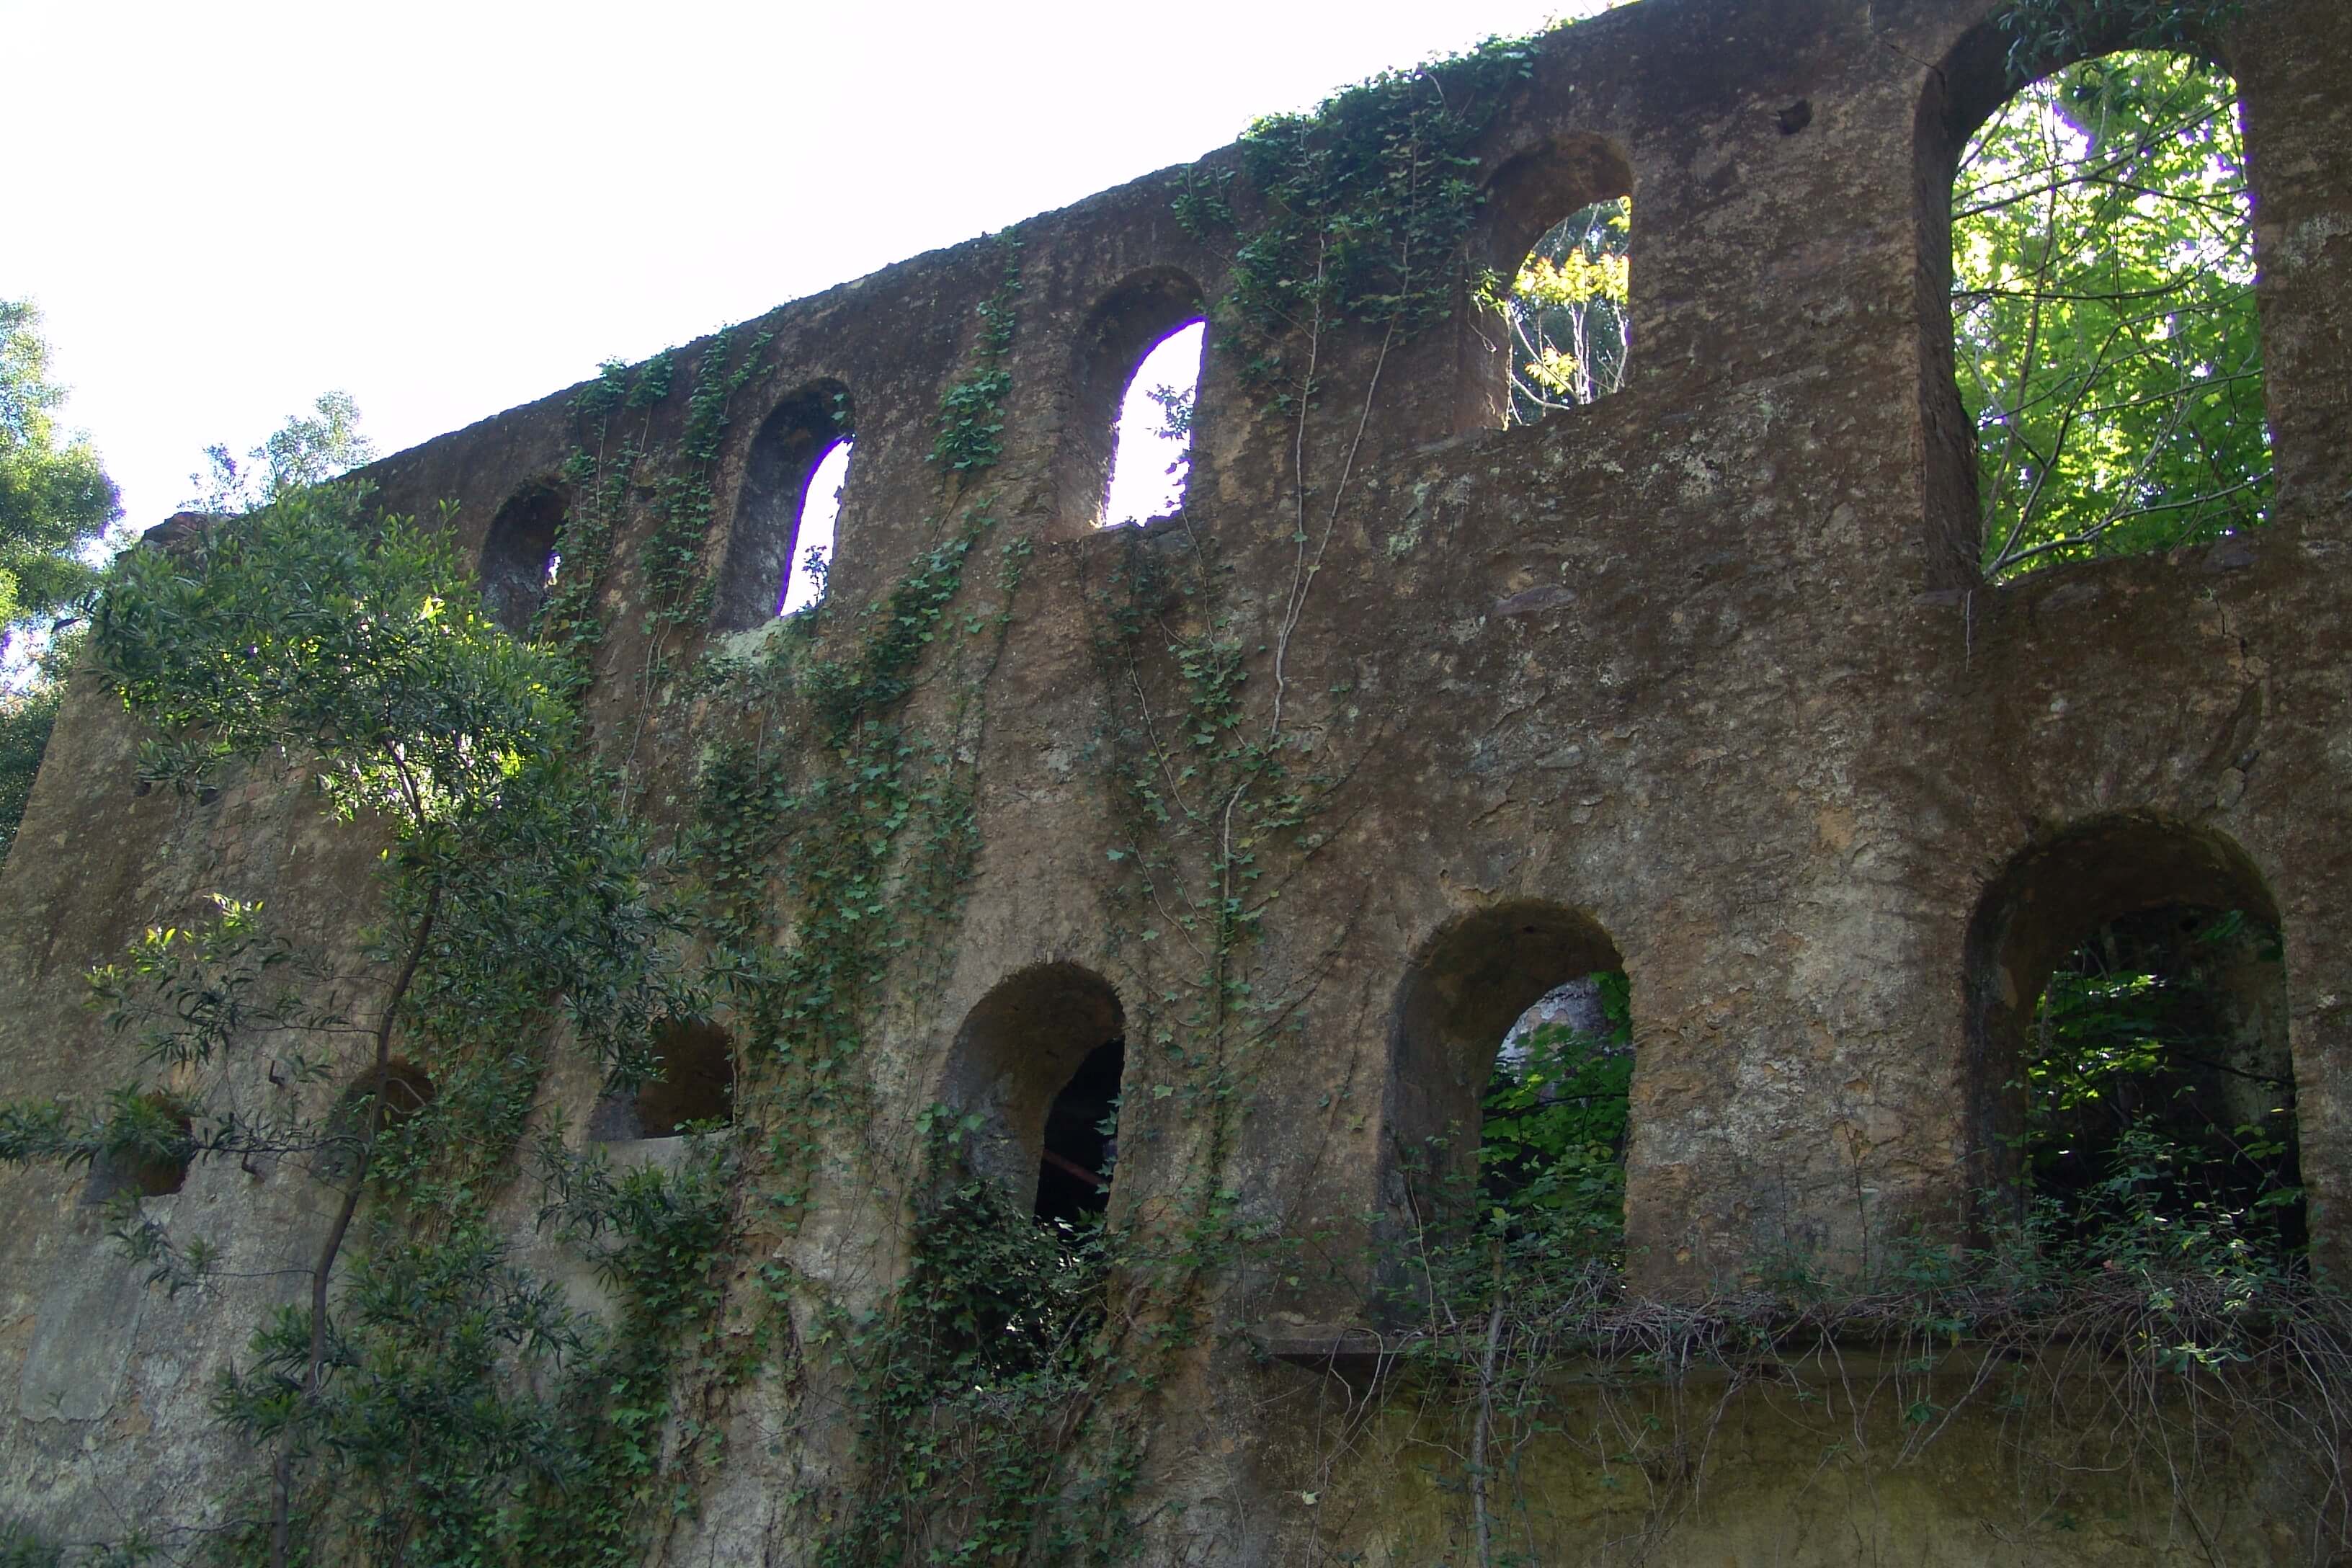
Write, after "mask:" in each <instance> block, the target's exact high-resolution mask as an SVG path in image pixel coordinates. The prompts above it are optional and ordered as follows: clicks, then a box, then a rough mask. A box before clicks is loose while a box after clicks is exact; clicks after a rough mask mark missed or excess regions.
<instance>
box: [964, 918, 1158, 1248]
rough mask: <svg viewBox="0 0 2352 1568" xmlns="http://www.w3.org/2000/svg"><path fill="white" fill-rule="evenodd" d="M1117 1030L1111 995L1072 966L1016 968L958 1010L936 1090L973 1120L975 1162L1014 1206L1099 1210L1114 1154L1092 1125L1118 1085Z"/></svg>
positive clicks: (1118, 1015) (1067, 1213) (1120, 1020)
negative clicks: (960, 1015) (959, 1018)
mask: <svg viewBox="0 0 2352 1568" xmlns="http://www.w3.org/2000/svg"><path fill="white" fill-rule="evenodd" d="M1125 1037H1126V1015H1125V1012H1124V1010H1123V1009H1122V1008H1121V1007H1120V1005H1119V1001H1118V993H1117V992H1115V991H1113V990H1112V989H1111V987H1110V985H1109V984H1108V982H1107V981H1105V980H1103V979H1102V977H1101V976H1099V975H1097V974H1095V973H1092V972H1091V971H1089V970H1087V969H1083V968H1081V967H1079V966H1078V965H1076V964H1075V963H1044V964H1038V965H1036V966H1034V967H1033V968H1029V969H1024V970H1022V971H1021V972H1020V973H1016V974H1014V975H1012V976H1011V977H1009V978H1007V979H1005V980H1003V981H1002V982H1000V983H999V984H997V985H996V986H995V987H994V988H993V989H992V990H991V991H990V992H989V993H988V994H987V995H985V996H983V997H982V998H981V1000H980V1002H979V1004H978V1005H976V1006H974V1007H973V1008H972V1010H971V1015H970V1016H967V1017H966V1018H965V1020H964V1024H963V1027H962V1029H961V1030H960V1031H959V1032H958V1033H957V1036H956V1042H955V1047H954V1049H953V1051H952V1053H951V1054H950V1058H949V1063H948V1072H947V1078H946V1081H945V1083H944V1085H943V1086H942V1088H943V1096H942V1097H943V1098H944V1099H945V1100H947V1102H948V1103H949V1104H950V1105H952V1106H953V1107H955V1108H956V1110H959V1111H961V1112H962V1113H964V1114H966V1115H968V1116H971V1117H975V1118H977V1121H978V1131H977V1132H976V1134H975V1136H974V1137H973V1139H972V1141H971V1144H970V1146H969V1148H968V1151H967V1152H968V1156H969V1158H970V1159H971V1163H972V1166H973V1169H974V1171H975V1173H978V1174H979V1175H981V1176H982V1177H983V1178H985V1179H987V1180H989V1181H992V1182H993V1183H994V1184H996V1186H997V1188H998V1190H999V1191H1001V1192H1002V1193H1003V1194H1004V1195H1005V1197H1006V1198H1007V1199H1008V1200H1010V1201H1011V1202H1012V1203H1013V1205H1015V1206H1016V1208H1021V1209H1030V1210H1033V1211H1034V1212H1035V1213H1037V1214H1038V1215H1041V1216H1044V1217H1047V1218H1056V1217H1059V1218H1069V1219H1076V1218H1077V1217H1078V1216H1079V1215H1084V1214H1087V1213H1100V1212H1101V1211H1102V1209H1103V1206H1104V1205H1105V1204H1106V1203H1107V1202H1108V1192H1107V1191H1106V1187H1107V1179H1106V1178H1107V1176H1108V1163H1109V1155H1110V1153H1111V1152H1112V1151H1111V1149H1110V1148H1109V1146H1108V1139H1107V1137H1106V1135H1105V1134H1103V1133H1102V1132H1101V1131H1099V1127H1100V1124H1101V1123H1102V1122H1103V1121H1104V1120H1105V1119H1106V1118H1107V1117H1108V1115H1109V1113H1110V1110H1111V1103H1112V1101H1113V1100H1115V1099H1116V1098H1117V1096H1118V1085H1119V1076H1120V1073H1121V1071H1122V1070H1123V1069H1124V1067H1125V1056H1126V1053H1125V1049H1124V1047H1123V1046H1122V1044H1121V1042H1122V1041H1123V1040H1124V1038H1125ZM1089 1173H1091V1176H1090V1175H1089Z"/></svg>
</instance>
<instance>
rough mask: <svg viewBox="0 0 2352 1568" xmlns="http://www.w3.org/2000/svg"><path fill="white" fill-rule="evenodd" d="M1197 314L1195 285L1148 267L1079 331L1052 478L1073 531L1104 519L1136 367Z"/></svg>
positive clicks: (1198, 292)
mask: <svg viewBox="0 0 2352 1568" xmlns="http://www.w3.org/2000/svg"><path fill="white" fill-rule="evenodd" d="M1202 314H1203V307H1202V298H1201V286H1200V285H1199V284H1198V283H1196V282H1194V281H1193V280H1192V279H1191V278H1190V277H1188V276H1186V275H1185V274H1184V273H1181V272H1179V271H1177V270H1176V269H1175V268H1151V269H1150V270H1148V271H1144V272H1140V273H1138V274H1137V275H1136V276H1134V277H1132V278H1130V279H1128V280H1127V281H1126V282H1124V283H1122V284H1120V285H1119V286H1118V289H1115V290H1113V291H1112V293H1111V294H1110V296H1109V298H1108V299H1106V300H1104V301H1103V302H1102V303H1101V304H1100V305H1098V306H1097V307H1096V308H1095V311H1094V314H1093V315H1091V316H1090V317H1088V318H1087V324H1086V326H1085V327H1084V328H1083V329H1081V330H1080V331H1079V334H1078V344H1077V351H1076V361H1075V363H1073V364H1072V366H1071V375H1070V402H1069V405H1068V416H1067V418H1066V420H1065V422H1064V426H1063V437H1062V452H1061V458H1060V462H1059V466H1058V477H1057V483H1056V489H1058V491H1059V493H1060V497H1061V505H1062V511H1063V513H1064V515H1065V516H1066V518H1067V519H1069V520H1070V522H1071V524H1072V528H1073V531H1079V530H1083V529H1088V528H1093V527H1095V526H1097V525H1098V524H1099V523H1101V521H1103V505H1104V501H1105V500H1106V498H1107V497H1108V495H1109V492H1110V470H1111V457H1112V454H1113V451H1114V449H1115V447H1116V446H1117V441H1118V412H1119V405H1120V404H1121V402H1122V401H1123V400H1124V399H1125V398H1126V395H1127V388H1128V384H1129V382H1131V381H1133V380H1134V379H1135V372H1136V367H1137V366H1138V365H1139V364H1141V363H1143V358H1144V356H1145V355H1146V354H1148V353H1150V352H1151V350H1152V348H1153V347H1154V346H1155V345H1157V344H1158V343H1159V342H1160V340H1162V339H1164V338H1166V337H1167V336H1168V335H1169V334H1170V333H1171V332H1174V331H1179V330H1181V328H1183V327H1186V326H1188V325H1190V324H1191V323H1192V322H1194V321H1200V320H1201V319H1202ZM1202 357H1203V358H1204V359H1205V358H1206V350H1205V347H1204V349H1203V354H1202Z"/></svg>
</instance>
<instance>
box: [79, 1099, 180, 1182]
mask: <svg viewBox="0 0 2352 1568" xmlns="http://www.w3.org/2000/svg"><path fill="white" fill-rule="evenodd" d="M114 1130H115V1131H118V1132H120V1133H121V1137H120V1139H119V1141H117V1142H114V1143H112V1144H111V1145H110V1147H108V1148H107V1149H105V1150H103V1151H102V1152H100V1154H99V1155H98V1157H97V1158H95V1159H93V1160H92V1161H90V1163H89V1182H88V1184H85V1185H84V1186H83V1188H82V1195H81V1201H82V1202H84V1203H86V1204H102V1203H106V1202H108V1201H110V1199H113V1198H115V1197H117V1196H119V1195H121V1194H124V1193H135V1194H138V1195H139V1196H141V1197H142V1198H161V1197H168V1196H170V1195H171V1194H173V1193H176V1192H178V1191H179V1190H180V1188H181V1187H182V1186H183V1185H184V1184H186V1182H187V1179H188V1163H189V1160H190V1158H191V1156H192V1154H193V1152H194V1146H193V1142H192V1139H193V1134H194V1118H193V1117H192V1116H191V1115H190V1114H189V1112H188V1109H187V1107H186V1106H184V1105H183V1104H182V1103H181V1102H180V1101H179V1100H175V1099H173V1097H172V1096H170V1095H168V1094H163V1093H156V1092H150V1093H147V1094H142V1095H140V1096H138V1097H137V1098H136V1100H133V1101H132V1102H131V1104H129V1105H127V1106H124V1107H122V1108H121V1110H120V1111H119V1112H118V1114H117V1116H116V1117H115V1119H114Z"/></svg>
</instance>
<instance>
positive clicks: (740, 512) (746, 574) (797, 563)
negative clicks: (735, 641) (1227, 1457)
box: [713, 381, 854, 632]
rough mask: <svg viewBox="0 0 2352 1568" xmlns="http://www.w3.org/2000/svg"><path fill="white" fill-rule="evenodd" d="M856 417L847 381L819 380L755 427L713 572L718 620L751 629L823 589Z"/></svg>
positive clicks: (723, 626) (722, 627) (721, 625)
mask: <svg viewBox="0 0 2352 1568" xmlns="http://www.w3.org/2000/svg"><path fill="white" fill-rule="evenodd" d="M853 424H854V420H853V416H852V410H851V406H850V401H849V392H848V389H847V388H846V387H844V386H843V385H841V384H839V383H838V382H832V381H822V382H817V383H815V384H812V385H809V386H806V387H803V388H802V389H801V390H800V391H798V392H795V393H793V395H791V396H789V397H787V398H785V399H784V400H783V401H782V403H779V404H778V405H776V407H775V410H774V412H772V413H771V414H770V415H769V416H768V418H767V421H766V422H765V423H764V424H762V425H761V426H760V429H759V433H758V434H757V435H755V436H754V437H752V438H751V452H750V454H749V456H748V457H747V458H746V459H745V462H744V467H743V483H742V488H741V490H740V492H739V495H738V497H737V500H736V502H735V522H734V527H733V530H732V531H731V532H730V536H729V539H728V544H727V560H726V565H725V567H724V568H723V569H722V570H721V572H720V573H719V586H718V593H717V599H716V603H715V605H714V620H713V625H714V626H716V628H717V629H718V630H719V631H722V632H740V631H749V630H751V628H753V627H755V626H764V625H766V624H767V623H768V622H769V621H770V620H772V619H773V618H774V617H775V616H779V615H788V614H790V613H792V612H793V611H794V610H797V609H800V608H803V606H805V605H810V604H814V603H815V602H816V601H817V600H819V599H821V598H822V597H823V596H824V583H825V574H826V569H827V567H828V566H829V565H830V563H831V562H832V559H833V553H834V549H835V539H834V534H835V519H836V517H837V515H838V512H839V509H840V505H841V499H842V495H843V492H844V490H845V488H846V487H847V485H848V481H849V458H850V432H851V429H852V427H853ZM812 554H814V561H812V559H811V556H812Z"/></svg>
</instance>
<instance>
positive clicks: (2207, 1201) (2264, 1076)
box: [1969, 816, 2304, 1248]
mask: <svg viewBox="0 0 2352 1568" xmlns="http://www.w3.org/2000/svg"><path fill="white" fill-rule="evenodd" d="M1969 1005H1970V1045H1971V1078H1972V1080H1973V1083H1974V1090H1973V1094H1972V1100H1971V1103H1972V1109H1973V1110H1974V1114H1975V1121H1976V1128H1977V1132H1976V1139H1975V1145H1976V1159H1977V1163H1978V1175H1979V1186H1980V1187H1982V1188H1984V1189H1985V1190H1988V1191H2000V1192H2007V1193H2011V1194H2015V1195H2016V1196H2017V1198H2018V1200H2019V1202H2020V1203H2023V1202H2024V1201H2025V1200H2026V1199H2027V1198H2028V1197H2029V1196H2030V1197H2032V1198H2035V1199H2040V1200H2046V1201H2047V1204H2048V1205H2055V1209H2056V1211H2057V1213H2058V1214H2059V1215H2061V1216H2080V1217H2079V1218H2078V1220H2077V1221H2076V1223H2078V1225H2080V1226H2089V1225H2093V1224H2105V1223H2107V1222H2108V1220H2109V1219H2111V1218H2112V1215H2107V1214H2106V1211H2105V1208H2103V1207H2102V1206H2101V1205H2102V1202H2103V1200H2101V1199H2100V1198H2099V1194H2100V1193H2101V1192H2102V1191H2103V1190H2105V1191H2106V1192H2109V1193H2114V1192H2117V1191H2121V1190H2122V1189H2118V1188H2115V1187H2113V1186H2112V1185H2111V1183H2112V1181H2113V1179H2114V1178H2115V1176H2116V1173H2118V1172H2119V1171H2121V1170H2122V1169H2124V1168H2126V1164H2127V1163H2131V1162H2134V1161H2136V1160H2137V1161H2139V1165H2140V1168H2142V1169H2145V1170H2148V1171H2150V1172H2153V1173H2155V1174H2154V1176H2153V1177H2152V1178H2151V1179H2150V1180H2148V1181H2145V1182H2142V1183H2140V1184H2138V1186H2137V1188H2136V1189H2135V1190H2136V1191H2137V1193H2138V1195H2139V1198H2140V1200H2142V1201H2148V1202H2153V1203H2155V1204H2157V1205H2158V1206H2159V1207H2162V1206H2164V1205H2176V1204H2177V1205H2181V1206H2182V1207H2183V1209H2184V1211H2185V1210H2186V1209H2187V1208H2189V1206H2191V1205H2197V1204H2200V1203H2201V1204H2204V1205H2207V1209H2206V1211H2205V1212H2213V1205H2220V1208H2221V1209H2223V1210H2231V1211H2238V1212H2242V1213H2245V1214H2248V1215H2253V1217H2254V1220H2255V1221H2256V1222H2257V1223H2258V1224H2259V1226H2260V1228H2261V1229H2262V1231H2263V1234H2264V1235H2266V1236H2267V1237H2270V1238H2271V1239H2272V1240H2273V1242H2275V1243H2277V1244H2279V1245H2283V1246H2284V1247H2290V1248H2291V1247H2299V1246H2300V1245H2301V1244H2302V1241H2303V1239H2304V1218H2303V1212H2302V1205H2301V1204H2300V1202H2299V1201H2294V1199H2293V1198H2292V1194H2293V1193H2294V1189H2295V1188H2296V1185H2297V1183H2298V1182H2299V1172H2298V1164H2299V1162H2298V1160H2297V1157H2296V1152H2295V1142H2296V1139H2295V1127H2294V1068H2293V1062H2292V1059H2291V1057H2290V1054H2289V1047H2288V1041H2287V1033H2286V973H2285V965H2284V958H2283V954H2282V952H2281V948H2280V942H2279V935H2278V910H2277V908H2276V905H2275V904H2274V903H2273V900H2272V899H2271V897H2270V893H2269V890H2268V889H2267V888H2266V887H2264V885H2263V880H2262V879H2261V877H2260V876H2259V875H2258V874H2257V872H2256V871H2255V869H2254V868H2253V866H2252V863H2251V862H2250V861H2249V860H2248V859H2247V858H2246V856H2245V854H2244V853H2243V851H2242V850H2240V849H2239V848H2238V847H2236V846H2235V845H2233V844H2231V843H2230V842H2228V841H2227V840H2226V839H2224V838H2222V837H2221V836H2220V835H2218V834H2213V833H2210V832H2207V831H2204V830H2201V829H2197V828H2193V827H2189V826H2185V825H2179V824H2172V823H2167V822H2164V821H2161V820H2159V819H2156V818H2152V817H2140V816H2126V817H2116V818H2110V819H2107V820H2105V821H2103V822H2099V823H2096V824H2093V825H2090V826H2085V827H2083V828H2079V829H2076V830H2074V831H2073V832H2070V833H2067V834H2063V835H2061V836H2059V837H2056V838H2053V840H2051V841H2050V842H2048V843H2046V844H2043V845H2041V846H2038V847H2034V848H2032V849H2030V850H2028V851H2026V852H2025V853H2023V854H2021V856H2019V857H2018V858H2017V860H2016V861H2015V862H2013V863H2012V864H2011V867H2010V868H2009V869H2008V870H2007V871H2006V872H2005V873H2004V874H2003V875H2002V877H2001V878H2000V879H1999V880H1998V881H1997V882H1996V883H1995V884H1994V886H1993V887H1992V889H1990V890H1989V891H1988V893H1987V894H1986V896H1985V899H1984V901H1983V903H1982V904H1981V905H1980V906H1979V911H1978V914H1977V918H1976V920H1975V921H1974V922H1973V923H1972V926H1971V930H1970V934H1969ZM2135 1147H2145V1148H2147V1149H2157V1150H2161V1151H2162V1152H2163V1157H2162V1158H2161V1159H2160V1160H2158V1161H2156V1162H2154V1163H2148V1162H2147V1161H2145V1160H2141V1159H2140V1157H2139V1156H2137V1155H2135V1153H2134V1152H2133V1150H2134V1148H2135ZM2102 1184H2110V1185H2108V1186H2106V1187H2105V1188H2104V1189H2103V1186H2102ZM2264 1194H2282V1195H2281V1196H2277V1197H2272V1198H2269V1199H2268V1200H2267V1201H2263V1200H2264ZM2257 1208H2259V1211H2260V1212H2259V1213H2258V1214H2257V1213H2256V1212H2255V1211H2256V1210H2257ZM2098 1215H2105V1217H2095V1216H2098Z"/></svg>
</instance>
